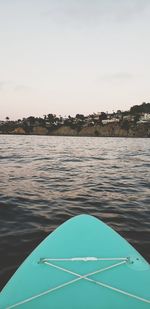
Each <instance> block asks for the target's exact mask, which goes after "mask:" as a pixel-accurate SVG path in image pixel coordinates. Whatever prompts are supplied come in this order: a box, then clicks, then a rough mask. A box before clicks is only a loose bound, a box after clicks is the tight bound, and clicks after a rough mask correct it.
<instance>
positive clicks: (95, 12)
mask: <svg viewBox="0 0 150 309" xmlns="http://www.w3.org/2000/svg"><path fill="white" fill-rule="evenodd" d="M143 101H146V102H150V0H0V120H2V119H5V117H6V116H9V117H10V119H18V118H23V117H27V116H30V115H33V116H43V115H44V114H48V113H54V114H57V115H63V116H64V115H67V116H68V115H72V116H74V115H75V114H76V113H83V114H85V115H87V114H90V113H93V112H100V111H109V112H112V111H113V110H114V111H116V110H118V109H121V110H127V109H129V108H130V107H131V106H132V105H135V104H141V103H142V102H143Z"/></svg>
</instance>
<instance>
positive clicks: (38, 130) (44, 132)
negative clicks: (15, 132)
mask: <svg viewBox="0 0 150 309" xmlns="http://www.w3.org/2000/svg"><path fill="white" fill-rule="evenodd" d="M31 134H35V135H47V134H48V130H47V128H45V127H41V126H37V127H34V128H33V130H32V133H31Z"/></svg>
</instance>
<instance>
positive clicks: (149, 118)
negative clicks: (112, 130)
mask: <svg viewBox="0 0 150 309" xmlns="http://www.w3.org/2000/svg"><path fill="white" fill-rule="evenodd" d="M144 122H150V114H148V113H143V114H142V115H141V117H140V119H139V121H138V123H144Z"/></svg>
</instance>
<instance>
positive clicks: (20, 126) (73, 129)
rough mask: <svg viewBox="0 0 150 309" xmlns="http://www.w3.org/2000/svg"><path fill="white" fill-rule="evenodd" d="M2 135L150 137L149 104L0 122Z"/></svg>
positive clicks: (7, 119)
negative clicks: (107, 111) (112, 110)
mask: <svg viewBox="0 0 150 309" xmlns="http://www.w3.org/2000/svg"><path fill="white" fill-rule="evenodd" d="M0 133H1V134H39V135H73V136H75V135H77V136H131V137H133V136H135V137H150V103H145V102H144V103H142V104H141V105H134V106H132V107H131V108H130V110H129V111H123V112H122V111H120V110H118V111H117V112H113V113H111V114H109V113H105V112H100V113H97V114H96V113H93V114H91V115H88V116H84V115H83V114H76V116H75V117H71V116H70V115H69V116H68V117H62V116H59V117H57V116H56V115H54V114H52V113H50V114H48V115H44V116H43V118H41V117H34V116H30V117H28V118H23V119H18V120H17V121H11V120H10V119H9V117H8V116H7V117H6V120H5V121H0Z"/></svg>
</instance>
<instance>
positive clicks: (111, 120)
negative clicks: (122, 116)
mask: <svg viewBox="0 0 150 309" xmlns="http://www.w3.org/2000/svg"><path fill="white" fill-rule="evenodd" d="M119 121H120V120H119V119H118V118H111V119H104V120H102V124H108V123H115V122H116V123H117V122H119Z"/></svg>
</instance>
